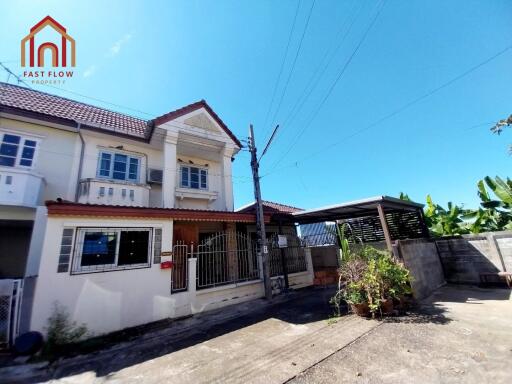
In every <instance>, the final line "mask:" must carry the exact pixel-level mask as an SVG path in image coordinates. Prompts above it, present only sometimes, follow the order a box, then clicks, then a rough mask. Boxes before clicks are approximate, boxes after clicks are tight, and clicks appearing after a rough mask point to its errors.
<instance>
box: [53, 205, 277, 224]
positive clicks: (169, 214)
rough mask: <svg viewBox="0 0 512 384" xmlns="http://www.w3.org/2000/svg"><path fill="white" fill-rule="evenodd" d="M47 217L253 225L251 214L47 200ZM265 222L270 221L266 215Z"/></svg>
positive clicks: (253, 218)
mask: <svg viewBox="0 0 512 384" xmlns="http://www.w3.org/2000/svg"><path fill="white" fill-rule="evenodd" d="M45 204H46V207H47V208H48V215H49V216H89V217H131V218H134V217H137V218H146V219H173V220H182V221H216V222H219V221H220V222H239V223H254V222H255V221H256V217H255V216H254V214H251V213H243V212H231V211H213V210H211V211H210V210H200V209H183V208H146V207H129V206H121V205H101V204H80V203H73V202H69V201H54V200H48V201H46V202H45ZM264 220H265V222H269V221H270V216H269V215H268V214H266V215H265V217H264Z"/></svg>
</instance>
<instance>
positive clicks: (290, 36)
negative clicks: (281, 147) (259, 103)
mask: <svg viewBox="0 0 512 384" xmlns="http://www.w3.org/2000/svg"><path fill="white" fill-rule="evenodd" d="M300 4H301V1H299V2H297V8H296V9H295V16H294V18H293V23H292V28H291V29H290V34H289V36H288V43H287V44H286V50H285V52H284V56H283V61H282V62H281V68H280V69H279V75H278V76H277V81H276V83H275V85H274V91H273V92H272V98H271V100H270V105H269V106H268V110H267V114H266V116H265V122H264V124H263V127H266V126H267V122H268V118H269V116H270V111H271V110H272V106H273V105H274V99H275V97H276V92H277V87H278V85H279V83H280V81H281V75H282V74H283V69H284V64H285V63H286V57H287V56H288V50H289V48H290V43H291V41H292V36H293V31H294V30H295V23H296V21H297V15H298V14H299V9H300ZM267 132H268V128H265V133H264V135H263V137H265V136H266V135H267Z"/></svg>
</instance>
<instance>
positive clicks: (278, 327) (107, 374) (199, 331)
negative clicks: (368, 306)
mask: <svg viewBox="0 0 512 384" xmlns="http://www.w3.org/2000/svg"><path fill="white" fill-rule="evenodd" d="M333 293H334V290H333V289H309V290H304V291H301V292H295V293H293V294H292V295H291V296H289V297H283V296H281V297H277V298H276V299H275V300H274V301H273V303H272V304H269V303H268V302H266V301H264V300H256V301H254V302H250V303H244V304H241V305H235V306H232V307H227V308H223V309H221V310H218V311H214V312H212V313H206V314H204V315H201V316H197V317H192V318H190V319H185V320H183V321H180V322H178V323H177V324H176V325H174V326H173V327H171V328H174V329H163V330H159V331H156V332H150V333H149V334H147V335H144V336H143V337H139V338H137V339H135V340H132V341H129V342H126V343H121V344H119V345H116V346H114V347H112V348H109V349H106V350H103V351H99V352H97V353H94V354H90V355H85V356H78V357H75V358H70V359H65V360H63V361H59V362H57V363H56V364H53V365H52V366H50V367H49V369H47V370H46V371H36V372H30V370H29V371H28V372H27V371H25V372H23V371H22V372H18V373H16V372H10V374H9V376H4V377H6V378H7V377H10V378H12V379H13V380H14V381H15V382H35V381H37V382H44V381H47V380H48V379H50V378H53V380H52V381H51V382H54V383H57V382H58V383H61V382H62V383H104V382H108V383H135V382H137V383H140V382H144V383H161V382H177V383H211V382H222V383H242V382H243V383H265V384H269V383H281V382H284V381H286V380H288V379H290V378H292V377H294V376H296V375H297V374H299V373H300V372H302V371H304V370H306V369H307V368H309V367H310V366H311V365H313V364H316V363H317V362H319V361H320V360H322V359H324V358H326V357H327V356H329V355H330V354H332V353H334V352H335V351H337V350H338V349H339V348H341V347H343V346H345V345H347V344H349V343H351V342H353V340H354V339H356V338H358V337H361V336H362V335H364V334H365V333H367V332H369V331H370V330H371V329H373V328H374V327H376V326H378V324H379V323H378V322H376V321H373V320H365V319H361V318H357V317H355V316H346V317H343V318H342V319H340V320H339V321H338V322H336V323H330V322H329V321H328V318H329V315H330V314H331V313H332V309H331V308H330V306H329V304H328V302H329V298H330V297H331V296H332V295H333ZM27 369H29V368H27ZM3 373H6V372H5V371H3V372H2V370H0V377H1V376H2V374H3Z"/></svg>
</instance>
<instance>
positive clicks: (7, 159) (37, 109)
mask: <svg viewBox="0 0 512 384" xmlns="http://www.w3.org/2000/svg"><path fill="white" fill-rule="evenodd" d="M241 147H242V145H241V144H240V141H239V140H238V139H237V138H236V137H235V136H234V135H233V133H232V132H231V131H230V130H229V129H228V127H227V126H226V125H225V124H224V122H223V121H222V120H221V119H220V118H219V117H218V116H217V114H215V112H214V111H213V110H212V109H211V108H210V106H209V105H208V104H207V103H206V102H205V101H204V100H201V101H199V102H196V103H193V104H190V105H188V106H186V107H184V108H181V109H178V110H175V111H173V112H169V113H167V114H164V115H162V116H160V117H158V118H156V119H153V120H150V121H145V120H142V119H138V118H135V117H131V116H127V115H124V114H121V113H117V112H113V111H109V110H105V109H102V108H98V107H95V106H92V105H88V104H84V103H80V102H76V101H73V100H69V99H66V98H62V97H57V96H54V95H50V94H46V93H42V92H38V91H34V90H31V89H27V88H23V87H19V86H14V85H10V84H6V83H0V278H2V279H22V281H23V282H24V288H23V303H22V310H21V325H20V330H21V331H27V330H38V331H41V332H44V330H45V327H46V326H47V319H48V317H49V316H50V315H51V314H52V311H53V308H54V306H55V303H59V304H60V305H62V306H63V307H65V308H66V309H67V311H68V312H69V314H70V315H71V318H72V320H74V321H77V322H79V323H85V324H86V325H87V327H88V329H89V330H90V331H91V332H93V333H95V334H101V333H105V332H110V331H114V330H118V329H122V328H126V327H130V326H135V325H139V324H144V323H147V322H151V321H156V320H160V319H163V318H167V317H177V316H184V315H188V314H191V313H196V312H200V311H204V310H208V309H213V308H217V307H220V306H223V305H228V304H231V303H235V302H240V301H244V300H249V299H252V298H257V297H261V296H263V288H262V282H261V276H262V275H261V268H260V262H261V261H260V260H258V259H257V258H256V253H255V249H254V240H253V238H252V237H251V235H250V232H251V231H250V228H253V227H254V220H255V215H254V214H253V213H251V212H235V211H234V208H233V185H232V168H231V163H232V161H233V160H234V157H235V156H236V154H237V153H238V152H239V151H240V149H241ZM270 218H271V214H270V213H266V215H265V219H266V221H269V220H270ZM306 257H307V255H306V254H305V253H304V252H303V254H301V255H299V256H298V259H300V261H301V266H300V269H301V271H300V272H301V273H302V275H300V276H301V278H302V280H301V286H304V285H308V284H311V281H312V275H311V273H310V271H307V265H308V264H307V262H306ZM296 259H297V257H296ZM298 259H297V260H298ZM302 260H303V262H302ZM309 264H310V263H309ZM169 267H170V268H169ZM5 281H7V280H5ZM9 281H11V280H9ZM0 341H1V340H0Z"/></svg>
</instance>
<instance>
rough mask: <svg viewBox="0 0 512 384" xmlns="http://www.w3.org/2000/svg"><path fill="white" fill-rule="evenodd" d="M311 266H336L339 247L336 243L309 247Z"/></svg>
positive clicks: (316, 267)
mask: <svg viewBox="0 0 512 384" xmlns="http://www.w3.org/2000/svg"><path fill="white" fill-rule="evenodd" d="M309 249H310V250H311V259H312V261H313V267H314V268H315V269H318V268H337V267H338V258H339V247H338V246H336V245H329V246H321V247H310V248H309Z"/></svg>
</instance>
